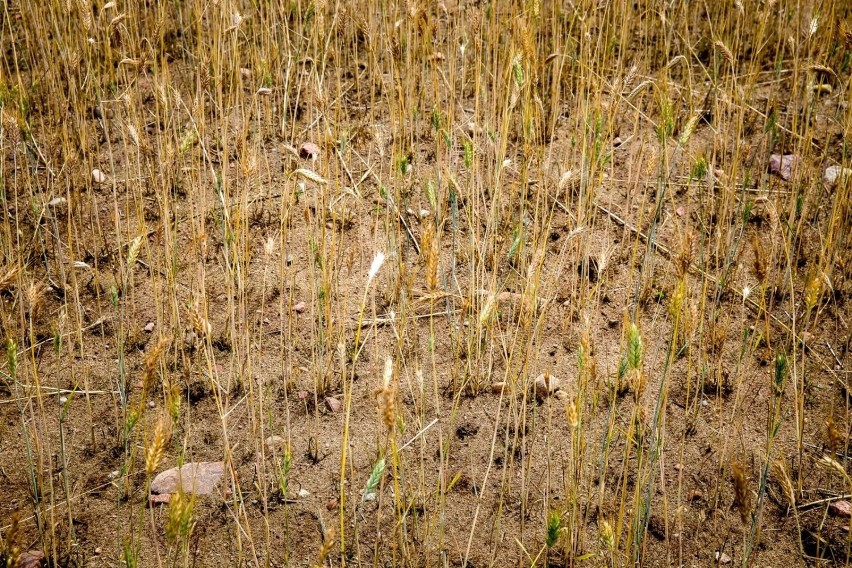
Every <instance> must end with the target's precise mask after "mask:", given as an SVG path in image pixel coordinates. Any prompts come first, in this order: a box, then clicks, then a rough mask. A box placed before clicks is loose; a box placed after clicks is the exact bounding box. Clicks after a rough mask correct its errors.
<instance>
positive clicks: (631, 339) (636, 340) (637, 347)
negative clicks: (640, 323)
mask: <svg viewBox="0 0 852 568" xmlns="http://www.w3.org/2000/svg"><path fill="white" fill-rule="evenodd" d="M627 363H628V365H629V367H630V368H631V369H639V368H640V367H641V366H642V336H640V335H639V328H637V327H636V324H635V323H631V324H630V334H629V335H628V338H627Z"/></svg>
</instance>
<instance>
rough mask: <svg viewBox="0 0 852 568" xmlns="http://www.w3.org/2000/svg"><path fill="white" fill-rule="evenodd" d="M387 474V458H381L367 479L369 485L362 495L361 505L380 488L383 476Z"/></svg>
mask: <svg viewBox="0 0 852 568" xmlns="http://www.w3.org/2000/svg"><path fill="white" fill-rule="evenodd" d="M384 472H385V458H381V459H380V460H379V461H377V462H376V465H375V466H374V467H373V471H372V472H371V473H370V477H369V479H367V485H365V486H364V493H363V495H361V503H363V502H364V501H366V500H367V495H373V494H375V492H376V488H377V487H378V486H379V481H381V479H382V474H383V473H384Z"/></svg>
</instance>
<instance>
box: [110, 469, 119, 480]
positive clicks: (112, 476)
mask: <svg viewBox="0 0 852 568" xmlns="http://www.w3.org/2000/svg"><path fill="white" fill-rule="evenodd" d="M120 475H121V472H120V471H118V470H117V469H114V470H112V471H111V472H109V478H110V479H118V476H120Z"/></svg>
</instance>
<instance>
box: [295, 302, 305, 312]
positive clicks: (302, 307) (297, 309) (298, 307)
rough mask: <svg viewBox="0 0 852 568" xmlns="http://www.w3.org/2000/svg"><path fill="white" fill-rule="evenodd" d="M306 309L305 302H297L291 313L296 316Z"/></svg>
mask: <svg viewBox="0 0 852 568" xmlns="http://www.w3.org/2000/svg"><path fill="white" fill-rule="evenodd" d="M307 309H308V305H307V304H306V303H305V302H299V303H297V304H296V305H295V306H293V311H294V312H296V313H297V314H303V313H305V310H307Z"/></svg>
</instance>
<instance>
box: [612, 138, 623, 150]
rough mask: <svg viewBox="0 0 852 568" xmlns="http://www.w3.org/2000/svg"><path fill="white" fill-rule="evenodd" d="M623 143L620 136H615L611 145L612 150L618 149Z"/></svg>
mask: <svg viewBox="0 0 852 568" xmlns="http://www.w3.org/2000/svg"><path fill="white" fill-rule="evenodd" d="M623 143H624V141H623V140H622V139H621V136H616V137H615V138H614V139H613V140H612V145H613V147H614V148H618V147H619V146H621V145H622V144H623Z"/></svg>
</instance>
